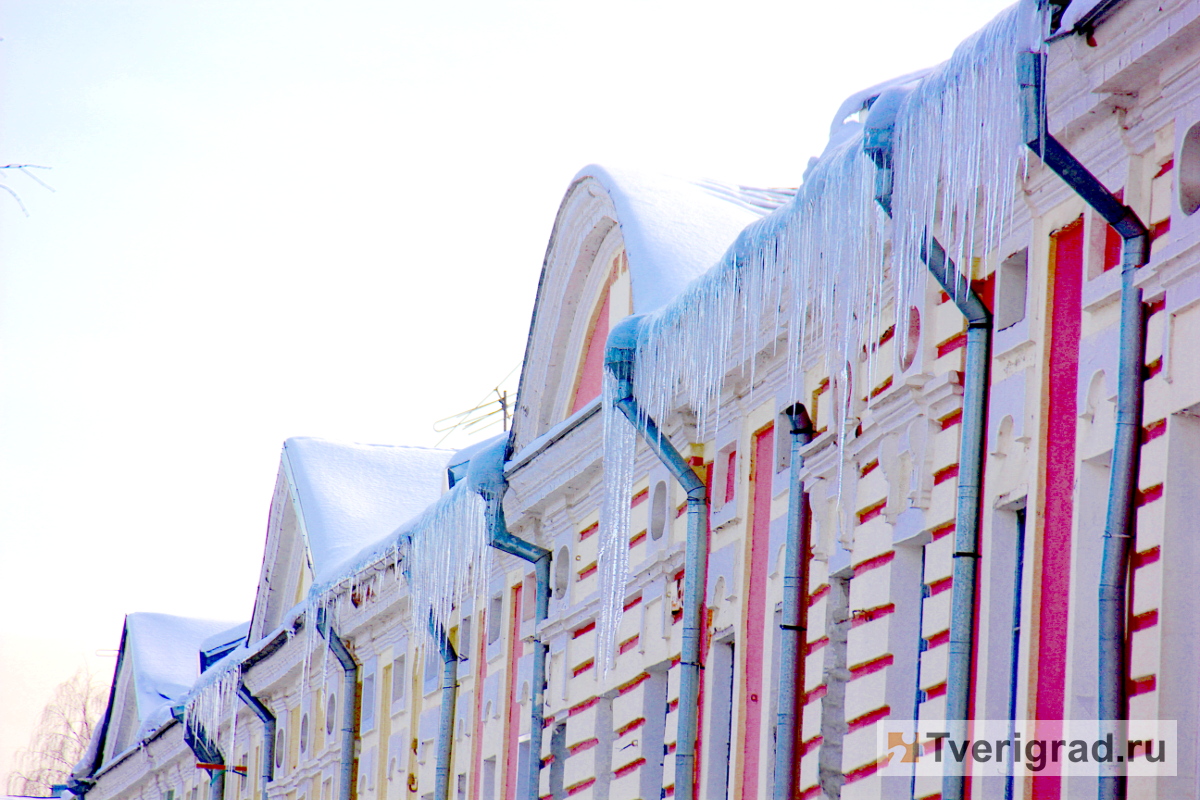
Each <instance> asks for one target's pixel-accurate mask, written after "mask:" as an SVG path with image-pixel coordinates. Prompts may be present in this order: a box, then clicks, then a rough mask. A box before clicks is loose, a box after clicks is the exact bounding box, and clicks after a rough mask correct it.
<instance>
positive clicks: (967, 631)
mask: <svg viewBox="0 0 1200 800" xmlns="http://www.w3.org/2000/svg"><path fill="white" fill-rule="evenodd" d="M908 91H910V89H907V88H905V87H896V88H893V89H889V90H887V91H885V92H883V93H882V94H881V95H880V96H879V98H878V99H877V100H876V101H875V103H874V105H872V107H871V113H870V115H869V116H868V117H867V123H866V131H865V132H864V139H863V147H864V149H865V150H866V152H867V155H869V156H870V157H871V159H872V160H873V161H874V162H875V165H876V167H878V168H879V172H880V173H883V174H882V175H877V177H876V183H875V186H876V191H875V194H876V197H875V200H876V202H878V203H879V205H880V207H881V208H883V210H884V211H885V212H887V214H888V215H889V216H891V213H892V196H891V195H892V185H893V181H892V165H893V161H892V147H893V138H894V134H895V125H896V113H897V111H898V110H899V108H900V105H901V103H902V101H903V99H904V96H905V95H906V94H907V93H908ZM925 239H926V241H925V242H924V243H923V244H922V247H921V260H922V261H924V262H925V266H926V267H927V268H928V269H929V272H930V274H931V275H933V277H934V279H935V280H936V281H937V282H938V284H939V285H941V287H942V289H943V290H944V291H945V292H946V294H948V295H949V296H950V298H951V299H952V300H953V301H954V305H955V306H956V307H957V308H958V310H959V312H960V313H961V314H962V315H963V317H964V318H965V319H966V322H967V346H966V352H965V356H964V358H965V362H966V363H965V367H964V371H963V411H962V414H963V416H962V428H961V439H960V441H959V453H958V464H959V472H958V494H957V498H956V503H955V511H954V558H953V562H954V567H953V572H952V587H953V588H952V594H951V597H950V642H949V653H948V658H947V665H946V723H947V727H948V728H949V729H950V730H949V734H950V738H951V739H954V740H958V741H965V740H966V738H967V721H968V720H969V719H970V716H971V662H972V657H973V655H974V651H975V601H976V585H977V581H978V572H979V521H980V517H981V515H982V510H983V465H984V453H985V448H986V445H987V424H986V423H987V407H988V372H989V368H990V364H991V344H992V314H991V312H990V311H989V310H988V308H987V306H985V305H984V303H983V301H982V300H981V299H980V297H979V295H977V294H976V293H975V291H974V290H973V289H972V288H971V283H970V281H969V280H968V279H967V277H966V276H964V275H963V274H962V273H961V272H960V271H959V269H958V267H957V266H956V265H955V264H954V262H953V261H952V260H950V258H948V257H947V255H946V251H945V249H944V248H943V247H942V245H941V244H940V243H939V242H938V241H937V239H935V238H934V237H933V236H930V235H927V236H926V237H925ZM965 783H966V781H965V776H964V774H963V772H962V767H961V765H957V769H954V768H953V767H952V768H950V769H948V770H947V772H946V774H945V777H944V778H943V783H942V797H943V798H945V800H962V798H963V797H964V790H965Z"/></svg>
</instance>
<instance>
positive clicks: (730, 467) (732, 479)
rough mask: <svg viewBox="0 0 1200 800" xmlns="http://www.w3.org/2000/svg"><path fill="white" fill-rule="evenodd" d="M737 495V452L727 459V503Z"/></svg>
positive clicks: (730, 454) (733, 452) (734, 451)
mask: <svg viewBox="0 0 1200 800" xmlns="http://www.w3.org/2000/svg"><path fill="white" fill-rule="evenodd" d="M736 493H737V450H732V451H730V453H729V455H728V456H726V457H725V502H726V503H728V502H730V501H731V500H733V498H734V495H735V494H736Z"/></svg>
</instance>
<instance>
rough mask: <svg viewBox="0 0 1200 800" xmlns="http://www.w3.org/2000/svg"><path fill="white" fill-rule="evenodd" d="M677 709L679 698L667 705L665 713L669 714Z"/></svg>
mask: <svg viewBox="0 0 1200 800" xmlns="http://www.w3.org/2000/svg"><path fill="white" fill-rule="evenodd" d="M677 708H679V698H678V697H676V698H675V699H674V700H672V701H671V702H669V703H667V713H668V714H670V713H671V712H672V711H674V710H675V709H677Z"/></svg>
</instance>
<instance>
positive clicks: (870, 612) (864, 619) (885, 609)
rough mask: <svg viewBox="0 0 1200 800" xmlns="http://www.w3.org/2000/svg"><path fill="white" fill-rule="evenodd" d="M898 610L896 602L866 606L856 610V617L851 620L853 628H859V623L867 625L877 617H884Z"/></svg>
mask: <svg viewBox="0 0 1200 800" xmlns="http://www.w3.org/2000/svg"><path fill="white" fill-rule="evenodd" d="M895 610H896V604H895V603H888V604H887V605H882V606H875V607H874V608H864V609H862V610H859V611H855V612H854V618H853V619H852V620H851V622H850V627H851V628H857V627H858V626H859V625H866V624H867V623H868V622H874V621H875V620H877V619H882V618H883V617H886V616H887V615H888V614H891V613H892V612H893V611H895Z"/></svg>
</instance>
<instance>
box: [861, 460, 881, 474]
mask: <svg viewBox="0 0 1200 800" xmlns="http://www.w3.org/2000/svg"><path fill="white" fill-rule="evenodd" d="M878 466H879V459H878V458H876V459H872V460H871V461H868V462H867V463H866V464H863V465H862V467H860V468H859V470H858V477H860V478H865V477H867V476H868V475H870V474H871V473H872V472H874V471H875V468H876V467H878Z"/></svg>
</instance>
